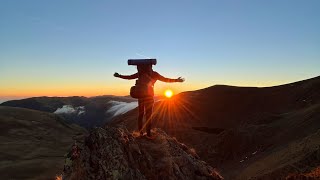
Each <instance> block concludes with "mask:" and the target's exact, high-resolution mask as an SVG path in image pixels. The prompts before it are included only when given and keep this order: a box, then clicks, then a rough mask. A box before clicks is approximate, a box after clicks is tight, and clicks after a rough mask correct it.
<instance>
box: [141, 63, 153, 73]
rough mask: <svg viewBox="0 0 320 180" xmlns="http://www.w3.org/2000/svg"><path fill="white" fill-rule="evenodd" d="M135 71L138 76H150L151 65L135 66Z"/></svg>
mask: <svg viewBox="0 0 320 180" xmlns="http://www.w3.org/2000/svg"><path fill="white" fill-rule="evenodd" d="M137 69H138V73H139V74H145V73H146V74H150V73H151V72H152V71H153V70H152V64H145V65H137Z"/></svg>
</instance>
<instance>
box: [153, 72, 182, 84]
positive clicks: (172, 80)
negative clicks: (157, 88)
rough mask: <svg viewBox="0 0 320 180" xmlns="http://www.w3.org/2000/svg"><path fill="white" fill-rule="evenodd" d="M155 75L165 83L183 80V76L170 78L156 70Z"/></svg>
mask: <svg viewBox="0 0 320 180" xmlns="http://www.w3.org/2000/svg"><path fill="white" fill-rule="evenodd" d="M155 75H156V78H157V80H159V81H162V82H167V83H174V82H184V78H182V77H179V78H177V79H171V78H167V77H164V76H162V75H160V74H159V73H157V72H155Z"/></svg>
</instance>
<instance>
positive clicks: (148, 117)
mask: <svg viewBox="0 0 320 180" xmlns="http://www.w3.org/2000/svg"><path fill="white" fill-rule="evenodd" d="M153 103H154V100H153V98H148V100H147V101H146V103H145V107H146V128H147V136H151V125H152V111H153Z"/></svg>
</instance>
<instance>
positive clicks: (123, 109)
mask: <svg viewBox="0 0 320 180" xmlns="http://www.w3.org/2000/svg"><path fill="white" fill-rule="evenodd" d="M108 103H110V104H112V107H111V108H110V109H108V111H107V113H111V114H113V117H114V116H118V115H121V114H125V113H127V112H128V111H131V110H132V109H134V108H136V107H138V102H130V103H127V102H120V101H109V102H108Z"/></svg>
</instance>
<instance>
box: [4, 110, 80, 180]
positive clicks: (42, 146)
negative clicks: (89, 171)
mask: <svg viewBox="0 0 320 180" xmlns="http://www.w3.org/2000/svg"><path fill="white" fill-rule="evenodd" d="M0 124H1V126H0V142H1V146H0V159H1V162H0V174H1V179H52V178H53V177H54V176H55V175H56V174H58V173H59V172H61V167H63V166H62V165H63V163H64V154H65V153H66V152H67V151H68V149H69V148H70V147H71V145H72V143H74V141H75V140H76V139H80V140H81V139H82V138H83V137H82V136H83V135H84V134H85V133H86V131H85V130H84V129H82V128H80V127H79V126H76V125H69V124H66V123H65V122H64V121H63V119H61V118H59V117H58V116H56V115H54V114H50V113H46V112H41V111H35V110H30V109H23V108H13V107H5V106H0Z"/></svg>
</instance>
